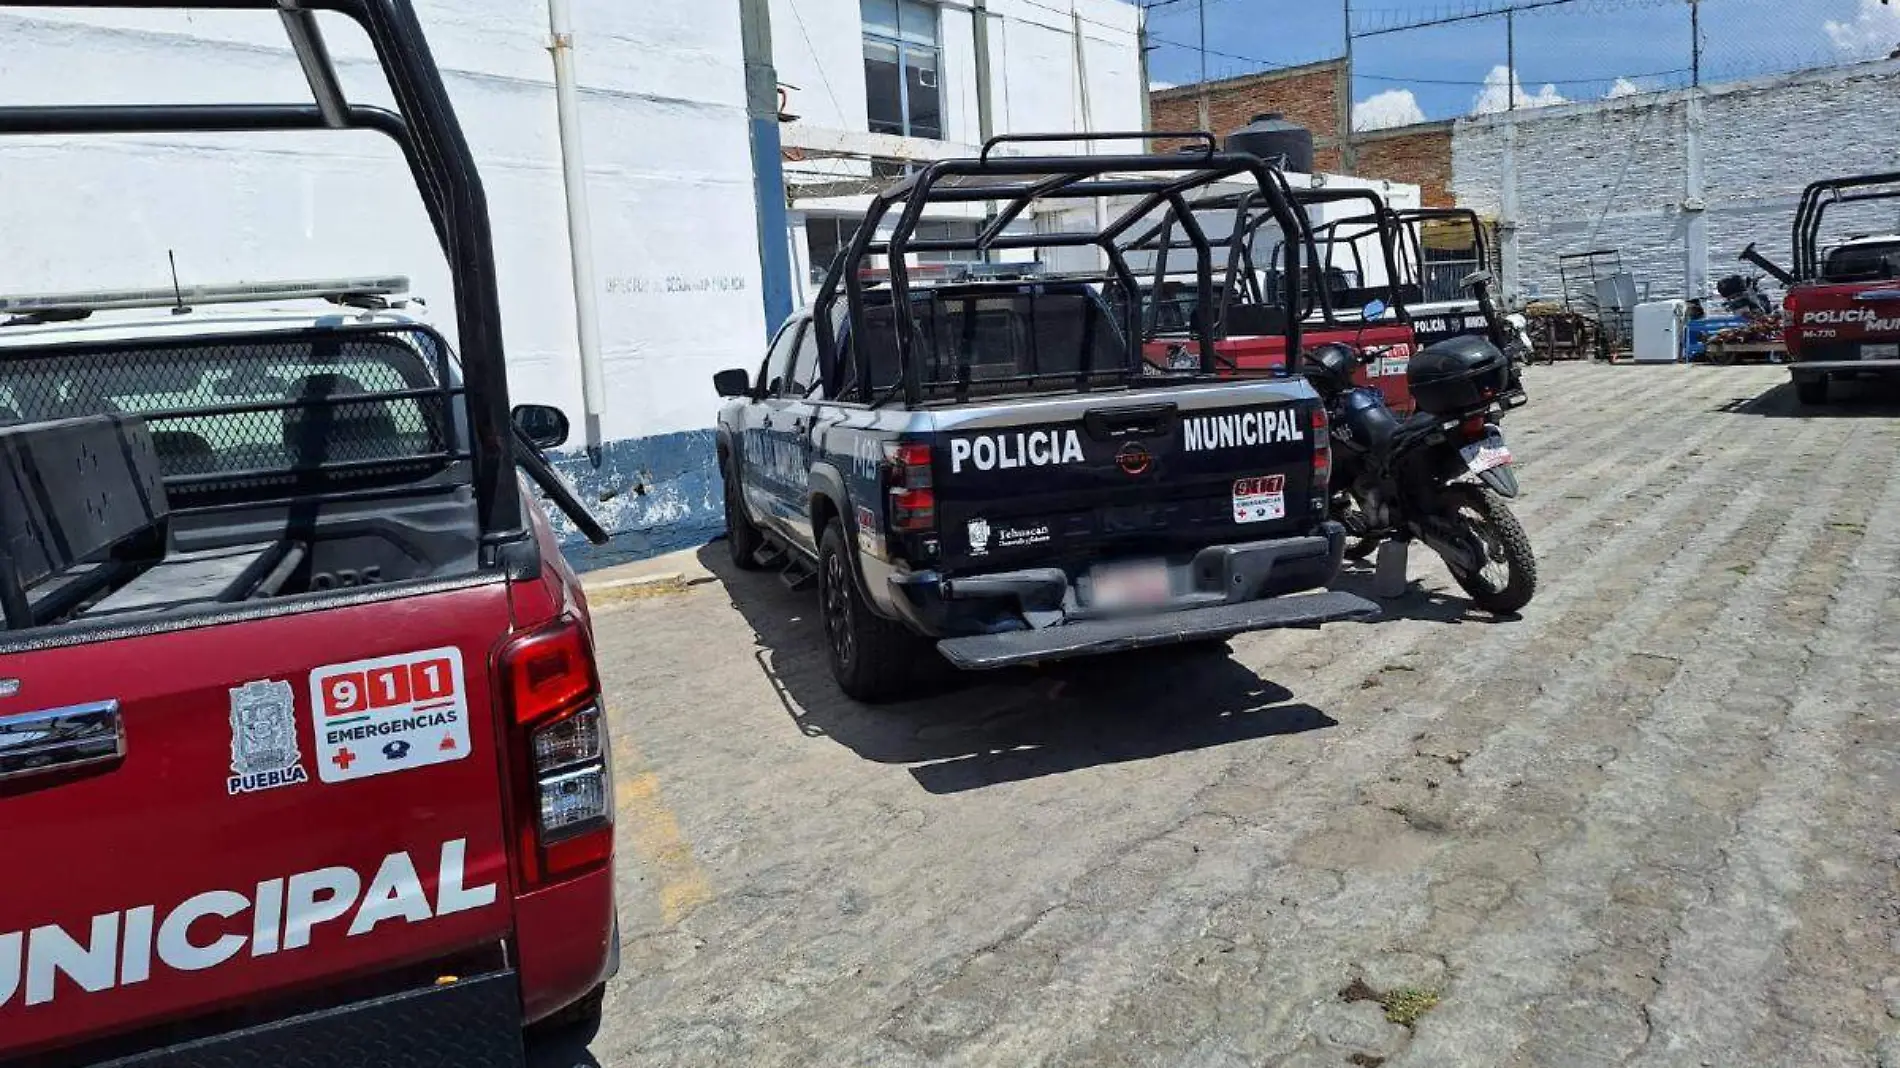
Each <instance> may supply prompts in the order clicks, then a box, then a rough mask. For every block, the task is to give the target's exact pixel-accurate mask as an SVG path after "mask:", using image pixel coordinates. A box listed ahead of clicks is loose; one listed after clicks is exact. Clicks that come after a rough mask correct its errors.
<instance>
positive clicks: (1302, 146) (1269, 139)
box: [1225, 111, 1313, 174]
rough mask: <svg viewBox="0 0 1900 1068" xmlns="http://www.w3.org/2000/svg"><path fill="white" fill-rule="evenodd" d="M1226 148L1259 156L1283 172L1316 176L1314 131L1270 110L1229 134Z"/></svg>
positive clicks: (1230, 150)
mask: <svg viewBox="0 0 1900 1068" xmlns="http://www.w3.org/2000/svg"><path fill="white" fill-rule="evenodd" d="M1225 147H1226V149H1227V151H1229V152H1241V153H1245V154H1247V155H1249V156H1259V157H1260V158H1261V159H1263V160H1266V161H1267V162H1268V163H1272V164H1274V165H1276V166H1278V167H1279V168H1280V169H1281V170H1283V171H1297V172H1299V173H1300V174H1311V173H1313V131H1311V130H1309V129H1307V128H1306V127H1304V126H1301V125H1300V124H1299V123H1296V122H1288V121H1287V117H1286V116H1285V115H1282V114H1280V113H1279V112H1277V111H1270V112H1267V113H1266V114H1264V115H1255V116H1254V117H1253V121H1252V122H1249V123H1248V124H1247V125H1245V126H1242V127H1241V128H1240V129H1238V130H1235V131H1234V132H1233V133H1230V134H1228V135H1227V141H1226V146H1225Z"/></svg>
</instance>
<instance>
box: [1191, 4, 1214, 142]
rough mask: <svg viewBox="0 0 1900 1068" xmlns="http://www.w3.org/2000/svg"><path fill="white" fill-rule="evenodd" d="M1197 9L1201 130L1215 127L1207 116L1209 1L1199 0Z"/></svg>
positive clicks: (1196, 5)
mask: <svg viewBox="0 0 1900 1068" xmlns="http://www.w3.org/2000/svg"><path fill="white" fill-rule="evenodd" d="M1195 7H1196V9H1198V10H1199V11H1200V19H1201V129H1203V130H1209V129H1212V127H1213V120H1212V119H1210V118H1208V115H1207V0H1197V2H1196V4H1195Z"/></svg>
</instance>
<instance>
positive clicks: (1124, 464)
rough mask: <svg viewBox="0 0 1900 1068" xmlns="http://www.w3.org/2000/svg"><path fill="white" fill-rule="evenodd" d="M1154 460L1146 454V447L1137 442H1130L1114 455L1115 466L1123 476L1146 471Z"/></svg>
mask: <svg viewBox="0 0 1900 1068" xmlns="http://www.w3.org/2000/svg"><path fill="white" fill-rule="evenodd" d="M1154 462H1155V458H1154V457H1153V456H1151V455H1149V453H1148V448H1147V446H1145V445H1143V444H1142V443H1141V442H1139V441H1131V442H1129V443H1128V444H1126V445H1123V446H1122V447H1121V451H1120V452H1117V453H1116V454H1115V466H1116V467H1119V468H1121V469H1122V472H1123V473H1124V474H1129V475H1139V474H1142V473H1144V472H1146V471H1147V470H1148V468H1149V467H1150V466H1151V465H1152V464H1153V463H1154Z"/></svg>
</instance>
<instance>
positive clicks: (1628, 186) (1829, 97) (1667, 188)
mask: <svg viewBox="0 0 1900 1068" xmlns="http://www.w3.org/2000/svg"><path fill="white" fill-rule="evenodd" d="M1896 113H1900V62H1880V63H1867V64H1861V65H1858V66H1853V67H1845V68H1839V69H1835V70H1828V71H1819V72H1810V73H1806V74H1799V75H1794V76H1790V77H1784V78H1773V79H1762V80H1757V81H1748V82H1738V83H1734V84H1729V85H1719V86H1713V87H1706V88H1705V89H1704V90H1703V135H1702V155H1703V160H1704V169H1705V176H1706V177H1705V200H1706V202H1707V206H1708V210H1707V213H1706V214H1707V219H1708V232H1709V238H1708V270H1707V277H1708V279H1709V281H1710V284H1711V287H1712V286H1713V283H1714V282H1715V281H1717V280H1719V279H1721V278H1723V277H1725V276H1727V275H1730V274H1736V273H1755V271H1754V268H1752V267H1749V266H1747V265H1745V264H1743V263H1740V262H1738V261H1737V259H1736V256H1737V255H1738V254H1739V253H1740V252H1741V251H1742V249H1744V248H1746V247H1747V246H1748V244H1749V243H1750V242H1751V241H1753V242H1759V243H1760V247H1761V251H1762V252H1763V253H1764V254H1766V255H1767V256H1768V257H1769V258H1770V259H1773V260H1776V261H1777V262H1780V263H1782V264H1784V265H1786V264H1787V263H1788V260H1789V259H1790V254H1789V247H1788V245H1789V234H1790V229H1791V227H1792V225H1793V221H1794V210H1795V206H1796V202H1797V201H1798V200H1799V198H1800V195H1801V191H1802V189H1803V188H1804V187H1805V186H1806V185H1807V184H1808V183H1809V182H1812V181H1816V180H1819V179H1822V178H1832V177H1842V176H1848V175H1855V174H1864V173H1869V172H1880V171H1894V170H1900V146H1897V143H1896V141H1895V139H1894V137H1893V116H1894V115H1895V114H1896ZM1687 114H1688V94H1687V93H1686V92H1682V91H1678V92H1670V93H1660V94H1653V95H1648V96H1631V97H1622V98H1618V99H1617V100H1614V101H1606V102H1598V103H1591V104H1573V105H1567V106H1562V107H1551V108H1538V109H1536V110H1534V111H1528V112H1522V111H1521V112H1519V113H1518V114H1517V117H1516V119H1515V122H1516V124H1517V129H1518V135H1517V136H1518V142H1517V159H1518V161H1519V170H1518V200H1519V212H1520V215H1521V223H1520V230H1519V249H1520V252H1519V257H1518V258H1519V264H1520V272H1521V274H1522V279H1521V285H1520V287H1519V291H1520V292H1523V293H1524V294H1526V295H1527V296H1536V295H1539V294H1541V295H1543V296H1545V297H1550V298H1557V297H1560V296H1561V293H1562V291H1561V288H1560V285H1559V279H1558V262H1557V257H1558V256H1560V255H1562V254H1564V253H1570V252H1583V251H1588V250H1590V249H1618V250H1620V251H1621V252H1622V257H1623V264H1624V267H1625V268H1626V269H1628V270H1630V271H1632V272H1633V273H1634V274H1635V276H1636V282H1637V286H1638V291H1639V293H1640V292H1641V289H1642V287H1643V286H1645V285H1647V286H1648V287H1649V288H1650V290H1651V293H1652V295H1653V296H1654V297H1656V298H1657V299H1664V298H1673V297H1681V296H1704V295H1708V294H1695V293H1687V292H1685V288H1686V281H1685V279H1686V278H1687V277H1688V246H1687V241H1686V238H1687V231H1688V226H1687V217H1686V216H1685V214H1684V212H1683V209H1682V200H1683V196H1684V192H1685V178H1686V173H1687V171H1686V156H1685V149H1686V144H1685V137H1684V133H1685V130H1686V124H1687ZM1506 121H1507V119H1506V118H1505V117H1503V116H1496V115H1494V116H1488V117H1485V118H1479V119H1469V120H1463V121H1460V122H1459V123H1458V125H1457V126H1456V127H1455V129H1454V132H1453V136H1452V191H1453V193H1454V194H1455V195H1456V196H1457V198H1458V202H1459V203H1460V204H1462V205H1465V206H1468V207H1472V208H1475V209H1476V210H1478V211H1479V212H1481V213H1486V214H1491V215H1495V214H1496V212H1497V211H1498V209H1499V208H1500V207H1501V204H1502V197H1503V190H1502V184H1501V176H1502V160H1503V143H1504V128H1505V123H1506ZM1547 160H1563V161H1566V162H1565V164H1564V165H1563V166H1555V167H1553V166H1541V165H1538V163H1537V161H1547ZM1837 216H1838V217H1837ZM1896 223H1900V218H1896V206H1895V205H1894V204H1893V203H1892V202H1888V203H1886V204H1885V205H1882V206H1880V207H1878V208H1873V209H1869V208H1866V207H1864V206H1863V207H1862V208H1861V209H1860V210H1859V211H1858V213H1855V212H1854V211H1852V210H1850V209H1837V210H1836V211H1830V212H1829V214H1828V227H1829V229H1828V230H1827V231H1825V232H1824V238H1825V236H1826V234H1828V233H1832V234H1834V235H1835V236H1836V237H1837V238H1838V237H1839V236H1842V235H1844V234H1845V233H1847V232H1849V231H1850V230H1852V229H1854V228H1855V227H1858V228H1859V229H1862V230H1872V229H1888V230H1891V229H1894V228H1895V226H1896Z"/></svg>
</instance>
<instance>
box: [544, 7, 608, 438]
mask: <svg viewBox="0 0 1900 1068" xmlns="http://www.w3.org/2000/svg"><path fill="white" fill-rule="evenodd" d="M548 37H549V41H548V52H549V53H551V54H552V55H553V56H554V111H555V115H556V117H557V118H558V119H559V122H560V135H559V136H560V145H561V178H562V180H563V182H564V183H565V184H566V187H567V253H568V261H569V269H570V270H571V271H572V272H573V279H574V327H575V331H576V334H577V335H578V337H579V340H580V351H581V410H582V413H583V427H584V432H585V434H586V439H587V458H588V460H590V461H591V462H592V463H593V465H594V466H595V467H599V466H600V458H601V452H600V447H601V434H600V416H601V412H602V410H603V409H604V407H605V402H606V399H607V376H606V373H605V371H604V370H603V369H602V367H601V362H600V315H599V312H598V310H597V309H596V306H595V299H594V297H595V290H594V225H593V222H592V220H591V217H590V215H589V214H588V210H587V162H586V157H585V156H584V155H583V154H582V152H581V106H580V93H579V90H578V89H577V88H576V87H575V84H574V31H573V26H572V24H571V23H570V22H569V21H568V13H567V0H548Z"/></svg>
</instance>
